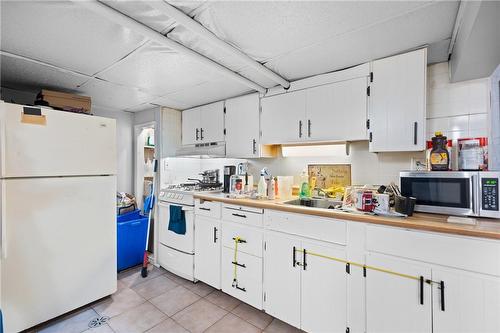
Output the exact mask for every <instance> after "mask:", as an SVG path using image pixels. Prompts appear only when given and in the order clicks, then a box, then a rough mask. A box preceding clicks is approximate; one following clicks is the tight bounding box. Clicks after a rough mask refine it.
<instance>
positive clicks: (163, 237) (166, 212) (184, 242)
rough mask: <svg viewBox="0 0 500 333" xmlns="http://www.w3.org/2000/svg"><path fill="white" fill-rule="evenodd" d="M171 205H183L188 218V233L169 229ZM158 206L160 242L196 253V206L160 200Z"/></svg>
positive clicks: (175, 248)
mask: <svg viewBox="0 0 500 333" xmlns="http://www.w3.org/2000/svg"><path fill="white" fill-rule="evenodd" d="M170 205H174V206H181V207H182V210H183V211H184V214H185V218H186V233H185V234H184V235H179V234H177V233H175V232H173V231H171V230H168V224H169V222H170ZM158 208H159V212H158V217H159V221H158V222H159V223H158V228H159V232H158V233H159V238H160V243H162V244H163V245H165V246H168V247H170V248H172V249H174V250H177V251H181V252H184V253H187V254H194V207H193V206H186V205H177V204H173V203H168V202H162V201H160V202H159V203H158Z"/></svg>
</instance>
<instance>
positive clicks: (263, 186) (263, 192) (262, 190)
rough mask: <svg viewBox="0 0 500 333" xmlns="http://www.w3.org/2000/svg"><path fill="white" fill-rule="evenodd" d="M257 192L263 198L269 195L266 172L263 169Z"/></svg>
mask: <svg viewBox="0 0 500 333" xmlns="http://www.w3.org/2000/svg"><path fill="white" fill-rule="evenodd" d="M257 194H258V196H259V197H261V198H265V197H266V196H267V182H266V177H265V173H264V172H262V171H261V173H260V179H259V184H258V185H257Z"/></svg>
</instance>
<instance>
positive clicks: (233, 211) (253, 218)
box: [222, 205, 264, 227]
mask: <svg viewBox="0 0 500 333" xmlns="http://www.w3.org/2000/svg"><path fill="white" fill-rule="evenodd" d="M263 212H264V210H263V209H259V208H252V207H245V206H235V205H224V206H223V207H222V219H223V220H224V221H229V222H235V223H241V224H246V225H252V226H255V227H262V221H263Z"/></svg>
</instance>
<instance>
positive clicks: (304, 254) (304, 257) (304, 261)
mask: <svg viewBox="0 0 500 333" xmlns="http://www.w3.org/2000/svg"><path fill="white" fill-rule="evenodd" d="M306 266H307V263H306V249H303V250H302V269H303V270H306Z"/></svg>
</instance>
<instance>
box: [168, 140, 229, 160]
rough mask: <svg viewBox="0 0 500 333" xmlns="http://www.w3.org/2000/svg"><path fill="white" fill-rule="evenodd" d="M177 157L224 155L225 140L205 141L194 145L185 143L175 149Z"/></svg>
mask: <svg viewBox="0 0 500 333" xmlns="http://www.w3.org/2000/svg"><path fill="white" fill-rule="evenodd" d="M175 155H176V156H178V157H200V158H204V157H205V158H206V157H226V143H225V142H207V143H197V144H194V145H185V146H182V147H181V148H179V149H177V151H176V153H175Z"/></svg>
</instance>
